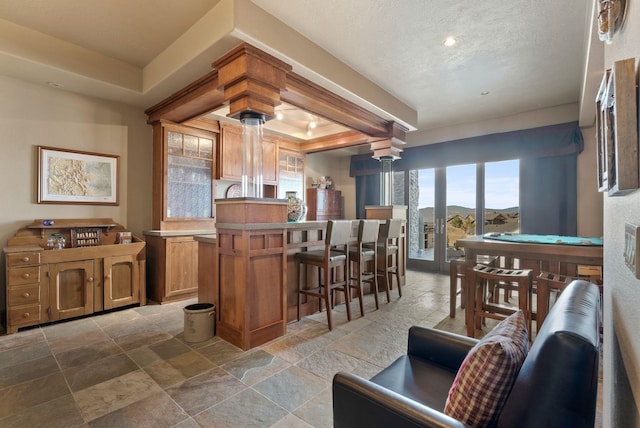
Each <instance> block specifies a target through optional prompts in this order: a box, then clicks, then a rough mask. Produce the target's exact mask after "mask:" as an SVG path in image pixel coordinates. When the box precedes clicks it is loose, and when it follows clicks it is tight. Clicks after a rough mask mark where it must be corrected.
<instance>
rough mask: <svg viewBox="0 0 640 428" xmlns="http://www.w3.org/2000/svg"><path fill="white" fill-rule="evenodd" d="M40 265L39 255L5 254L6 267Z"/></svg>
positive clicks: (27, 253)
mask: <svg viewBox="0 0 640 428" xmlns="http://www.w3.org/2000/svg"><path fill="white" fill-rule="evenodd" d="M37 264H40V253H36V252H24V253H13V254H7V267H8V268H13V267H20V266H30V265H37Z"/></svg>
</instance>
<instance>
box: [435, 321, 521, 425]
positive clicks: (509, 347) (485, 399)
mask: <svg viewBox="0 0 640 428" xmlns="http://www.w3.org/2000/svg"><path fill="white" fill-rule="evenodd" d="M528 352H529V339H528V334H527V325H526V321H525V319H524V314H523V313H522V311H517V312H516V313H514V314H513V315H510V316H509V317H508V318H506V319H505V320H503V321H502V322H500V324H498V325H497V326H496V327H495V328H494V329H493V330H491V332H489V334H487V335H486V336H485V337H484V338H482V340H480V342H478V343H477V344H476V345H475V346H474V347H473V348H472V349H471V351H469V354H467V356H466V358H465V359H464V361H463V362H462V365H461V366H460V369H459V370H458V374H457V375H456V378H455V379H454V381H453V385H451V389H450V390H449V396H448V397H447V402H446V404H445V408H444V412H445V414H447V415H449V416H451V417H452V418H455V419H457V420H459V421H461V422H464V423H465V424H467V425H469V426H472V427H490V426H494V425H495V424H496V422H497V420H498V417H499V416H500V412H501V411H502V406H503V405H504V403H505V401H506V399H507V396H508V395H509V392H510V391H511V387H512V386H513V383H514V382H515V380H516V377H517V376H518V372H519V371H520V367H522V363H523V362H524V359H525V357H526V356H527V353H528Z"/></svg>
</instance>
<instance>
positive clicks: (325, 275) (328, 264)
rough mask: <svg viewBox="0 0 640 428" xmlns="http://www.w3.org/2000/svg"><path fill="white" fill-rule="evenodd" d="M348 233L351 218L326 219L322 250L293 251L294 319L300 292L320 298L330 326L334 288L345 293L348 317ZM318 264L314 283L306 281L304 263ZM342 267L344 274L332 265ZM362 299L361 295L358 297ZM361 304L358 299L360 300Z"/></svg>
mask: <svg viewBox="0 0 640 428" xmlns="http://www.w3.org/2000/svg"><path fill="white" fill-rule="evenodd" d="M350 237H351V220H329V221H328V222H327V231H326V234H325V247H324V250H315V251H301V252H299V253H296V255H295V256H294V259H295V260H296V268H297V278H298V308H297V309H298V321H299V320H300V303H301V302H300V297H301V295H305V296H312V297H317V298H318V299H319V301H320V308H319V310H322V301H324V306H325V308H326V311H327V324H328V326H329V330H331V329H332V328H333V325H332V322H331V321H332V320H331V308H332V307H333V302H332V300H333V293H334V291H342V292H344V294H345V301H346V309H347V319H348V320H349V321H351V308H350V305H349V282H348V279H349V251H348V243H349V239H350ZM308 266H315V267H317V268H318V282H317V284H311V285H310V284H308V279H309V277H308V275H307V267H308ZM338 267H343V269H344V275H342V276H341V277H339V276H338V275H337V272H336V268H338ZM361 302H362V299H361ZM360 304H361V305H362V303H360Z"/></svg>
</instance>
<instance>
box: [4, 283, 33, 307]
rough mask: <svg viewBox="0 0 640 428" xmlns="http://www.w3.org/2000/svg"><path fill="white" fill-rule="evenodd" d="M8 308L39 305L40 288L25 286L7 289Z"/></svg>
mask: <svg viewBox="0 0 640 428" xmlns="http://www.w3.org/2000/svg"><path fill="white" fill-rule="evenodd" d="M8 294H9V302H8V305H9V307H12V306H20V305H28V304H30V303H40V286H38V285H27V286H24V287H12V288H10V289H9V293H8Z"/></svg>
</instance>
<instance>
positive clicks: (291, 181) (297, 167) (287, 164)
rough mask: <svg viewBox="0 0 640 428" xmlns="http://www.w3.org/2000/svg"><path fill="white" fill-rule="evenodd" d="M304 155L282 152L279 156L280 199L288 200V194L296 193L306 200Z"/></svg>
mask: <svg viewBox="0 0 640 428" xmlns="http://www.w3.org/2000/svg"><path fill="white" fill-rule="evenodd" d="M304 160H305V158H304V155H303V154H300V153H295V152H289V151H285V150H280V153H279V155H278V173H279V175H278V198H280V199H284V198H286V194H287V192H291V191H293V192H296V193H297V195H298V197H299V198H300V199H304V198H305V195H304Z"/></svg>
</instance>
